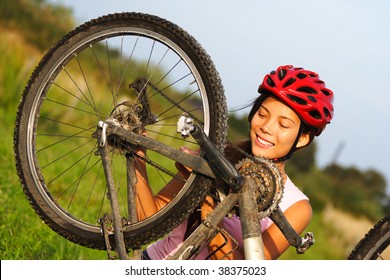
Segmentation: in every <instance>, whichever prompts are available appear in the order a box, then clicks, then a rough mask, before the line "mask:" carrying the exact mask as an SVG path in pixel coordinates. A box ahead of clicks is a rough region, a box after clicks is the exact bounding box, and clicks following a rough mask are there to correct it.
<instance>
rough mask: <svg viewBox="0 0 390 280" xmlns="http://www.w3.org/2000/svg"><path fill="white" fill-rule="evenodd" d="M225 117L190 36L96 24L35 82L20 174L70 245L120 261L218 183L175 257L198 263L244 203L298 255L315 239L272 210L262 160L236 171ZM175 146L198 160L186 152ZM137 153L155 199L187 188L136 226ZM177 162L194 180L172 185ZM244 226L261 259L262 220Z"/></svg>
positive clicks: (272, 172) (59, 51) (114, 20)
mask: <svg viewBox="0 0 390 280" xmlns="http://www.w3.org/2000/svg"><path fill="white" fill-rule="evenodd" d="M227 117H228V113H227V108H226V100H225V96H224V91H223V86H222V83H221V80H220V78H219V75H218V72H217V70H216V69H215V66H214V64H213V62H212V60H211V58H210V57H209V56H208V54H207V53H206V51H205V50H204V49H203V48H202V47H201V45H200V44H199V43H198V42H197V41H196V40H195V39H194V38H193V37H192V36H190V35H189V34H188V33H187V32H186V31H184V30H183V29H182V28H180V27H179V26H177V25H175V24H173V23H171V22H169V21H167V20H164V19H162V18H159V17H156V16H153V15H147V14H141V13H120V14H111V15H106V16H102V17H100V18H97V19H94V20H91V21H88V22H86V23H84V24H82V25H80V26H79V27H77V28H76V29H74V30H72V31H71V32H69V33H68V34H67V35H65V36H64V38H62V39H61V40H60V41H59V42H58V43H57V44H56V45H55V46H53V47H52V48H51V49H50V50H49V51H48V52H47V53H46V55H45V56H44V57H43V58H42V60H41V61H40V62H39V64H38V66H37V67H36V69H35V70H34V72H33V73H32V75H31V77H30V80H29V81H28V83H27V86H26V88H25V90H24V92H23V96H22V99H21V102H20V105H19V108H18V113H17V120H16V127H15V133H14V149H15V159H16V167H17V171H18V175H19V177H20V181H21V183H22V187H23V190H24V192H25V194H26V196H27V198H28V199H29V201H30V204H31V205H32V207H33V208H34V209H35V211H36V212H37V214H38V215H39V216H40V217H41V219H42V220H43V221H45V223H47V224H48V225H49V226H50V227H51V228H52V229H53V230H54V231H55V232H57V233H58V234H60V235H62V236H63V237H65V238H67V239H68V240H70V241H72V242H75V243H77V244H80V245H82V246H86V247H90V248H94V249H100V250H107V251H108V254H109V258H112V254H111V253H112V250H115V251H116V253H117V255H118V257H119V258H121V259H126V258H128V255H129V251H133V255H134V257H135V258H137V257H139V249H140V248H141V247H142V246H144V245H145V244H148V243H150V242H152V241H155V240H157V239H158V238H160V237H162V236H163V235H165V234H166V233H168V232H169V231H171V230H172V229H173V228H174V227H176V226H177V225H179V224H180V223H181V222H182V221H183V220H184V219H185V218H187V217H188V215H189V214H190V213H191V212H192V211H194V209H195V208H196V207H197V206H198V205H199V203H200V202H201V201H202V200H203V199H204V197H205V195H206V193H207V192H208V190H209V189H210V187H211V184H212V179H214V178H218V179H222V180H224V181H225V182H226V183H228V184H229V185H230V186H231V190H232V191H231V193H230V194H229V195H228V196H227V197H226V199H225V200H224V201H223V202H222V203H221V204H220V205H219V206H218V207H217V209H216V210H215V211H214V212H213V215H211V217H210V218H209V220H207V221H205V222H203V223H202V224H201V226H200V227H199V228H198V229H197V230H196V231H195V232H194V236H193V237H191V238H190V239H188V240H187V241H186V242H187V243H185V244H184V246H182V248H181V250H179V252H178V253H177V255H176V256H174V258H176V259H189V258H192V257H193V256H195V255H196V253H197V252H198V251H199V250H200V248H201V247H202V246H204V244H205V242H207V240H208V239H210V238H212V236H213V235H215V234H216V232H217V231H218V228H217V227H216V226H215V225H216V224H218V221H219V219H221V218H222V217H223V216H225V215H227V214H228V213H229V212H230V210H231V209H232V207H234V205H236V204H237V203H238V204H239V205H244V204H246V205H250V206H251V207H248V209H247V210H245V209H243V210H241V208H240V211H256V215H255V216H256V217H257V218H259V216H262V215H270V216H271V218H272V219H273V220H274V221H275V223H276V224H277V225H278V226H279V227H280V228H281V230H282V231H283V232H284V233H285V234H286V237H287V238H288V240H289V241H290V244H291V245H293V246H295V247H297V250H298V251H299V252H303V251H304V250H306V249H307V248H308V247H310V245H311V244H313V242H314V239H313V236H312V235H311V234H310V233H309V234H308V235H306V236H305V237H303V238H300V237H299V236H298V235H297V234H296V233H295V231H294V230H293V229H292V228H291V226H290V225H289V224H288V223H287V221H286V220H285V219H284V217H283V214H282V213H281V211H280V210H279V208H278V202H279V201H280V198H281V196H282V193H283V183H282V179H281V176H280V174H279V171H278V169H277V168H276V167H275V166H274V165H273V164H272V163H271V162H269V161H267V160H265V159H262V158H253V157H252V158H251V157H248V158H247V159H246V160H245V161H243V162H241V163H239V165H238V166H232V165H231V164H230V163H229V162H228V161H227V160H226V159H225V158H224V156H223V148H224V146H225V144H226V136H227ZM178 120H179V121H178ZM178 122H179V128H178V127H177V125H178ZM143 131H147V135H148V136H147V137H145V136H143V135H142V132H143ZM177 131H179V132H180V134H181V137H180V136H178V134H177ZM181 146H185V147H188V148H190V149H199V150H200V151H201V152H200V154H199V156H193V155H189V154H186V153H184V152H181V151H180V147H181ZM138 147H144V148H147V151H148V152H147V155H146V156H145V157H143V158H141V159H142V160H143V161H144V162H145V163H147V169H148V175H149V176H148V177H149V179H150V185H151V186H152V188H153V191H154V192H158V191H159V190H161V189H162V188H163V187H164V186H165V185H166V184H167V182H169V181H170V180H172V179H175V180H179V181H181V182H182V183H183V188H182V189H181V190H180V192H178V193H177V194H176V196H175V198H174V199H173V200H172V201H171V202H170V203H169V204H168V205H167V206H165V207H164V208H162V209H161V210H159V211H158V212H157V213H156V214H154V215H152V216H150V217H147V218H145V219H143V220H138V219H137V215H136V207H137V201H136V196H135V194H134V191H133V186H134V184H135V180H136V176H135V171H134V164H135V163H134V158H135V157H136V156H137V155H136V153H135V152H134V151H135V150H136V149H137V148H138ZM175 162H179V163H182V164H184V165H186V166H188V167H190V168H192V172H191V175H190V176H189V177H188V178H181V177H178V176H177V174H176V172H175V170H176V169H175ZM248 190H251V191H252V192H253V191H254V192H256V193H257V194H258V195H257V197H256V198H255V200H253V196H252V197H248ZM243 200H245V203H244V202H243ZM259 205H261V206H259ZM243 224H246V225H245V226H244V227H245V228H243V232H247V233H251V234H249V235H252V233H253V234H254V235H255V236H256V237H255V238H254V239H250V241H248V242H249V243H250V244H251V245H249V246H246V248H248V247H251V248H252V249H251V250H249V249H248V250H246V253H245V254H246V258H254V259H259V258H262V257H263V256H262V253H261V250H262V248H261V245H262V243H261V234H259V228H258V226H259V225H258V223H255V222H254V221H251V222H250V221H248V223H244V222H243ZM205 236H206V237H207V238H203V237H205ZM201 237H202V238H201ZM248 240H249V239H248ZM387 242H388V241H387ZM253 244H255V246H253ZM387 244H388V243H387ZM253 248H256V249H253ZM252 253H253V254H252Z"/></svg>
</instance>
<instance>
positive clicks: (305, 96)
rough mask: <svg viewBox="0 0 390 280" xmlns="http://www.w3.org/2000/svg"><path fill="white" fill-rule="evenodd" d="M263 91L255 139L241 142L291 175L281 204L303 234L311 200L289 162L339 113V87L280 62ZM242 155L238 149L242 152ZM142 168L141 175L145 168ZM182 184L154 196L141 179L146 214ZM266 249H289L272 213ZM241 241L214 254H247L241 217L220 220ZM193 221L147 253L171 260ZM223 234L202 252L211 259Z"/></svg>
mask: <svg viewBox="0 0 390 280" xmlns="http://www.w3.org/2000/svg"><path fill="white" fill-rule="evenodd" d="M258 92H259V93H260V96H259V97H258V98H257V99H256V100H255V102H254V104H253V107H252V110H251V112H250V113H249V116H248V120H249V123H250V132H249V140H248V141H245V142H242V143H240V144H239V145H240V147H241V148H243V149H244V150H246V151H247V152H249V153H251V154H253V155H255V156H261V157H265V158H268V159H270V160H272V161H274V162H275V163H276V165H277V166H278V167H279V169H280V170H281V173H282V175H283V176H284V179H285V186H284V193H283V198H282V200H281V202H280V207H281V209H282V211H283V212H284V215H285V217H286V218H287V220H288V221H289V223H290V224H291V226H292V227H293V228H294V229H295V231H296V232H297V233H298V234H301V233H302V232H303V230H304V229H305V228H306V227H307V225H308V224H309V222H310V219H311V216H312V208H311V206H310V203H309V199H308V198H307V197H306V195H305V194H303V193H302V192H301V191H300V190H299V189H298V188H297V187H296V186H295V185H294V184H293V183H292V182H291V180H290V179H289V177H288V176H287V174H286V173H285V164H286V162H287V160H288V159H289V158H290V157H291V156H292V155H293V153H294V152H295V151H296V150H298V149H301V148H304V147H306V146H307V145H309V144H310V143H311V142H312V141H313V139H314V137H315V136H319V135H320V134H321V132H322V131H323V130H324V129H325V126H326V125H327V124H328V123H329V122H330V121H331V119H332V117H333V105H332V103H333V92H332V91H331V90H329V89H327V88H326V87H325V83H324V82H323V81H321V80H320V78H319V76H318V75H317V74H316V73H314V72H312V71H308V70H305V69H303V68H297V67H294V66H292V65H286V66H280V67H279V68H278V69H277V70H276V71H272V72H271V73H270V74H268V75H266V76H265V77H264V79H263V82H262V84H261V85H260V86H259V89H258ZM187 152H193V151H188V150H187ZM225 154H226V156H227V157H228V158H230V160H232V162H233V163H235V162H237V160H239V159H240V158H237V157H236V155H234V153H232V152H231V151H230V149H229V147H227V149H226V151H225ZM236 154H237V153H236ZM140 164H141V163H140ZM177 167H178V170H179V172H181V173H183V174H182V175H184V176H185V175H186V172H188V170H186V168H185V167H183V166H180V165H177ZM142 168H144V167H141V165H140V168H139V170H138V174H139V175H140V174H145V173H143V172H144V170H142ZM180 187H181V186H180V184H178V183H177V182H176V183H175V182H172V183H171V184H169V185H168V186H167V187H166V188H164V189H163V190H162V191H161V192H160V193H159V194H157V195H156V196H154V195H153V194H152V192H151V190H150V188H149V187H148V184H147V180H146V179H141V180H140V181H139V183H138V184H137V191H138V192H139V193H138V194H139V197H142V201H141V199H139V202H140V209H139V216H140V218H144V217H147V216H149V215H151V214H153V213H155V212H156V211H157V210H158V209H160V208H161V207H163V206H164V205H165V204H166V203H168V202H169V201H170V200H171V199H172V198H173V196H174V194H175V193H177V192H178V191H179V190H180ZM215 204H216V202H215V201H214V199H212V198H211V197H210V196H208V197H207V198H206V200H205V202H204V203H203V205H202V206H201V211H200V213H201V218H202V219H203V218H204V217H205V216H206V215H207V213H209V212H210V211H211V210H212V208H213V207H214V206H215ZM260 223H261V229H262V238H263V243H264V251H265V252H264V253H265V257H266V259H277V258H278V257H279V256H280V255H281V254H282V253H283V252H285V251H286V250H287V249H288V247H289V243H288V241H287V240H286V238H285V237H284V235H283V234H282V233H281V231H280V230H279V229H278V227H277V226H276V225H275V224H273V222H272V221H271V220H270V219H269V218H264V219H262V220H261V221H260ZM219 226H220V227H221V228H222V229H224V230H225V231H227V232H228V233H229V235H230V236H232V237H233V238H234V240H236V241H237V243H238V249H237V250H233V248H234V247H235V245H236V244H235V242H233V241H232V240H231V239H230V240H229V243H228V245H227V246H224V247H223V248H222V250H219V251H218V252H217V253H216V254H214V255H213V258H214V259H221V258H225V259H242V258H243V256H244V254H243V246H242V237H241V225H240V219H239V217H237V216H234V215H233V217H230V218H228V217H226V218H224V220H223V221H222V222H221V224H220V225H219ZM190 228H191V227H190V222H189V220H186V221H185V222H183V223H182V224H181V225H180V226H178V227H177V228H175V229H174V230H173V231H172V232H171V233H170V234H169V235H168V236H167V237H165V238H164V239H162V240H160V241H157V242H156V243H154V244H152V245H150V246H149V247H148V248H147V250H145V251H144V257H145V258H150V259H165V258H166V257H168V256H169V255H171V254H172V253H174V252H175V251H176V249H178V248H179V247H180V245H181V243H182V242H183V240H184V239H185V236H187V235H188V234H189V233H190V232H191V229H190ZM222 239H223V238H222V237H221V236H220V235H217V236H216V237H215V238H214V239H213V240H212V241H211V242H210V244H209V245H208V248H207V249H205V250H203V252H202V253H201V254H200V255H199V256H198V257H197V258H198V259H205V258H206V257H207V256H208V255H209V254H210V252H213V251H214V249H215V248H217V247H218V246H219V245H220V244H222V242H223V241H222Z"/></svg>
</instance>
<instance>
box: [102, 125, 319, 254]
mask: <svg viewBox="0 0 390 280" xmlns="http://www.w3.org/2000/svg"><path fill="white" fill-rule="evenodd" d="M179 123H181V124H185V125H184V126H182V127H180V128H178V131H182V135H188V133H191V135H192V136H193V137H194V138H195V140H196V141H197V142H198V143H199V145H200V146H201V147H202V149H204V150H205V154H206V157H205V158H206V159H203V158H201V157H199V156H194V155H191V154H188V153H185V152H182V151H179V150H176V149H173V148H171V147H169V146H167V145H163V144H161V143H159V142H157V141H155V140H152V139H150V138H147V137H144V136H141V135H139V134H137V133H134V132H132V131H130V130H127V129H124V128H121V127H120V126H118V125H116V124H114V123H110V122H99V125H98V129H97V133H96V138H97V140H98V143H99V152H100V155H101V157H102V162H103V166H104V172H105V176H106V179H107V185H108V191H109V197H110V203H111V208H112V211H113V213H112V215H113V225H114V226H113V228H114V230H113V231H111V232H110V234H114V236H115V245H116V252H117V255H118V257H119V258H120V259H128V258H129V257H128V255H127V250H126V246H125V242H124V237H123V225H122V217H121V216H120V214H119V207H118V197H117V193H116V189H115V186H114V180H113V176H112V174H111V170H110V168H109V158H108V153H107V145H106V139H107V137H108V135H110V134H115V135H117V136H120V137H121V138H123V139H125V140H126V141H129V142H130V143H132V144H136V145H142V146H143V147H145V148H147V149H150V150H153V151H155V152H157V153H160V154H163V155H165V156H168V157H170V158H171V159H173V160H175V161H177V162H179V163H181V164H183V165H186V166H188V167H190V168H192V169H193V170H194V171H197V172H199V173H202V174H204V175H206V176H209V177H211V178H219V179H222V180H223V181H224V182H226V183H228V184H229V185H230V186H231V188H232V192H231V193H230V194H229V195H228V196H227V197H226V199H224V200H223V201H222V202H221V203H219V204H218V206H217V207H216V208H215V209H214V211H212V212H211V214H210V215H209V216H208V217H207V218H206V219H205V220H204V221H203V222H202V223H201V225H199V226H198V228H197V229H196V230H195V231H194V232H193V233H192V234H191V235H190V236H189V237H188V238H187V239H186V240H185V242H184V243H183V244H182V246H181V247H180V248H179V250H178V251H177V252H176V253H175V254H174V255H173V256H171V257H170V259H172V260H173V259H192V258H195V257H196V256H197V255H198V254H199V253H200V252H201V249H203V248H205V246H207V243H208V242H209V241H211V239H212V238H213V237H214V236H215V235H216V234H217V233H218V232H219V228H218V226H217V225H218V224H219V223H220V221H221V220H222V219H223V218H224V217H225V216H226V215H227V214H228V213H229V212H230V211H231V210H232V209H233V207H235V205H237V204H238V207H239V209H240V213H241V225H242V235H243V244H244V252H245V259H247V260H262V259H264V258H265V257H264V249H263V240H262V236H261V228H260V223H259V219H258V213H257V212H258V208H257V203H256V198H254V196H253V193H254V192H255V191H256V188H257V187H258V186H257V185H256V183H255V182H254V180H252V179H250V178H243V177H242V176H241V175H240V174H239V173H238V171H237V170H236V169H235V167H234V166H233V165H232V164H231V163H230V162H229V161H228V160H227V159H226V158H225V157H224V156H223V155H222V153H220V152H219V151H218V149H216V148H215V147H214V145H213V143H212V142H211V141H210V140H209V139H208V138H207V136H206V135H205V134H204V132H203V131H202V130H201V129H200V128H199V127H198V126H196V125H192V123H191V121H190V120H188V118H187V119H185V120H184V121H180V120H179ZM210 159H212V160H210ZM130 165H131V164H130ZM128 172H132V171H131V169H129V170H128ZM132 187H133V184H132V183H131V182H129V184H128V188H129V189H130V190H132ZM129 193H130V194H132V193H133V192H132V191H129ZM131 199H132V198H131V197H129V200H131ZM133 206H134V204H133V205H131V203H129V212H133V213H134V211H132V210H134V209H131V207H133ZM270 218H271V219H272V220H273V221H274V223H275V224H276V225H277V226H278V227H279V228H280V230H281V231H282V232H283V234H284V235H285V236H286V238H287V240H288V241H289V243H290V245H292V246H295V247H296V249H297V252H298V253H303V252H304V251H306V250H307V249H308V248H309V247H310V246H311V245H312V244H314V237H313V234H312V233H307V234H306V235H305V237H304V238H301V237H300V236H299V235H298V234H297V233H296V232H295V230H294V229H293V228H292V227H291V225H290V224H289V223H288V221H287V220H286V218H285V217H284V215H283V213H282V211H281V210H280V208H279V207H277V209H276V211H274V212H273V213H272V214H271V215H270ZM134 221H136V220H134V217H133V219H132V222H134ZM102 227H103V233H105V234H109V233H108V231H107V229H105V228H104V227H105V223H104V222H102ZM105 237H106V240H108V238H107V236H105ZM107 242H108V241H106V243H107ZM107 248H108V250H109V248H110V245H109V242H108V244H107ZM108 253H109V256H110V252H108ZM138 256H140V254H138Z"/></svg>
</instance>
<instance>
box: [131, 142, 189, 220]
mask: <svg viewBox="0 0 390 280" xmlns="http://www.w3.org/2000/svg"><path fill="white" fill-rule="evenodd" d="M182 150H183V151H185V152H188V153H193V154H195V153H197V152H196V151H191V150H188V149H185V148H182ZM137 153H138V155H140V156H141V157H146V153H145V151H143V150H139V151H138V152H137ZM134 165H135V172H136V176H137V182H136V184H135V192H136V197H137V215H138V219H139V220H143V219H145V218H147V217H149V216H151V215H153V214H154V213H156V212H157V211H158V210H160V209H161V208H163V207H164V206H165V205H167V204H168V203H169V202H170V201H172V199H173V198H174V197H175V196H176V195H177V193H178V192H179V191H180V190H181V188H182V187H183V185H184V183H183V181H181V180H178V179H175V178H173V179H172V180H171V181H169V182H168V183H167V185H166V186H165V187H164V188H162V189H161V190H160V191H159V192H158V193H157V194H156V195H155V194H154V193H153V190H152V189H151V187H150V185H149V181H148V176H147V170H146V164H145V162H144V161H143V160H142V159H140V158H135V164H134ZM176 168H177V169H178V172H177V173H176V175H177V176H178V177H181V178H183V179H187V178H188V176H189V175H190V172H191V170H190V169H188V168H186V167H184V166H183V165H181V164H179V163H176Z"/></svg>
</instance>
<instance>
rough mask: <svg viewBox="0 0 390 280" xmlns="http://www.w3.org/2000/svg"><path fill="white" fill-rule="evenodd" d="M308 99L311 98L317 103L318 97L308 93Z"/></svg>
mask: <svg viewBox="0 0 390 280" xmlns="http://www.w3.org/2000/svg"><path fill="white" fill-rule="evenodd" d="M307 99H309V100H310V101H312V102H315V103H317V99H316V98H315V97H314V96H313V95H308V96H307Z"/></svg>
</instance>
